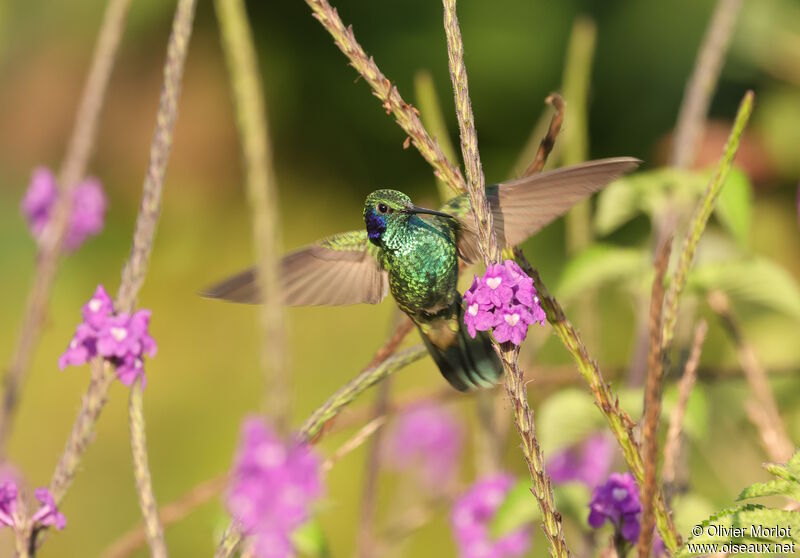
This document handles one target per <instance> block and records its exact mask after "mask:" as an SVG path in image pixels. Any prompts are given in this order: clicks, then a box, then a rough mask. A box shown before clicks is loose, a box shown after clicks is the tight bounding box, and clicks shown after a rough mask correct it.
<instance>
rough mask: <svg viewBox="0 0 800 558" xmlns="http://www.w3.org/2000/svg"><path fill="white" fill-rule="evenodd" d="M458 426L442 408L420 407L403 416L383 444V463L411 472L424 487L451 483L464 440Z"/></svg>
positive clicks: (454, 419)
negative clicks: (384, 451)
mask: <svg viewBox="0 0 800 558" xmlns="http://www.w3.org/2000/svg"><path fill="white" fill-rule="evenodd" d="M463 434H464V433H463V429H462V427H461V423H460V422H459V421H458V420H457V419H456V418H455V417H454V416H453V415H452V414H451V413H449V412H448V411H446V410H445V409H444V408H442V407H440V406H437V405H431V404H421V405H417V406H415V407H413V408H412V409H410V410H409V411H406V412H404V413H403V414H401V415H400V417H398V419H397V421H396V422H395V424H394V425H393V428H392V430H391V433H390V435H389V437H388V438H387V440H386V446H385V448H386V453H385V461H386V465H387V467H389V468H391V469H394V470H404V469H413V470H414V472H416V473H417V474H419V476H420V478H421V480H422V482H423V483H424V484H425V486H426V487H428V488H430V489H432V490H438V489H442V488H444V486H443V485H444V484H445V483H444V482H443V481H445V480H446V479H454V478H455V477H456V474H455V473H456V472H457V468H458V463H459V458H460V456H461V445H462V440H463Z"/></svg>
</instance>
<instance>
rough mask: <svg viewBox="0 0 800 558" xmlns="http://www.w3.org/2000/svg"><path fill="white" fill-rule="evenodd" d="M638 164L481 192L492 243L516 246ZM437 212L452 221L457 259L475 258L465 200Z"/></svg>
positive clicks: (573, 170) (589, 165) (595, 167)
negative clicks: (491, 221)
mask: <svg viewBox="0 0 800 558" xmlns="http://www.w3.org/2000/svg"><path fill="white" fill-rule="evenodd" d="M639 163H641V161H639V160H638V159H634V158H632V157H615V158H612V159H598V160H597V161H589V162H586V163H581V164H579V165H573V166H571V167H564V168H560V169H556V170H552V171H548V172H543V173H540V174H534V175H532V176H528V177H525V178H520V179H517V180H512V181H510V182H504V183H502V184H496V185H493V186H489V187H487V188H486V197H487V199H488V200H489V205H490V207H491V211H492V217H493V219H494V230H495V233H496V234H497V239H498V241H499V242H500V243H501V244H503V245H504V246H515V245H517V244H520V243H521V242H523V241H525V240H526V239H527V238H528V237H530V236H532V235H533V234H534V233H535V232H537V231H538V230H539V229H541V228H543V227H544V226H545V225H547V224H549V223H551V222H552V221H554V220H555V219H556V218H558V217H560V216H561V215H563V214H565V213H566V212H567V211H568V210H569V209H570V208H571V207H572V206H573V205H575V204H576V203H578V202H579V201H581V200H583V199H584V198H587V197H589V196H590V195H592V194H593V193H594V192H597V191H598V190H602V189H603V188H604V187H605V186H606V185H607V184H608V183H609V182H612V181H613V180H615V179H616V178H618V177H619V176H621V175H623V174H625V173H626V172H629V171H631V170H633V169H635V168H636V167H637V166H639ZM462 198H463V199H462ZM465 206H466V209H467V210H466V211H464V209H463V208H464V207H465ZM442 211H445V212H448V213H451V214H452V215H455V216H457V217H458V220H459V223H460V225H461V230H460V231H459V242H458V249H459V252H460V254H461V256H462V257H463V258H464V259H465V260H467V261H468V262H472V261H477V260H478V259H480V251H479V250H478V238H477V234H476V231H475V223H474V220H473V218H472V214H471V213H470V212H469V202H468V201H467V200H466V197H465V196H457V197H456V198H454V199H452V200H451V201H449V202H448V203H447V204H445V206H444V207H443V208H442Z"/></svg>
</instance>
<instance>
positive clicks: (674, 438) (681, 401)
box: [661, 320, 708, 497]
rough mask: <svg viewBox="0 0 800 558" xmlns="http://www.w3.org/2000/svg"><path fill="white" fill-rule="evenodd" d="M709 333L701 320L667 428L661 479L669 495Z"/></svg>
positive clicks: (705, 324)
mask: <svg viewBox="0 0 800 558" xmlns="http://www.w3.org/2000/svg"><path fill="white" fill-rule="evenodd" d="M706 333H708V324H707V323H706V321H705V320H701V321H700V322H699V323H698V324H697V327H696V328H695V330H694V340H693V341H692V350H691V352H690V353H689V359H688V360H687V361H686V366H685V367H684V369H683V375H682V376H681V380H680V382H678V400H677V401H676V402H675V408H674V409H673V410H672V415H670V417H669V428H668V429H667V440H666V442H664V464H663V465H662V466H661V481H662V483H663V485H664V489H665V491H666V493H667V496H668V497H669V494H670V493H671V492H672V488H673V485H674V483H675V472H676V469H677V463H678V456H679V454H680V448H681V431H682V429H683V417H684V415H686V406H687V405H688V404H689V396H690V395H691V394H692V389H693V388H694V383H695V380H696V379H697V368H698V366H699V365H700V355H701V354H702V352H703V342H704V341H705V339H706Z"/></svg>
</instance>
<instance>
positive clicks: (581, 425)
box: [536, 388, 605, 456]
mask: <svg viewBox="0 0 800 558" xmlns="http://www.w3.org/2000/svg"><path fill="white" fill-rule="evenodd" d="M604 426H605V419H604V418H603V415H602V414H600V411H598V409H597V407H595V404H594V398H593V397H592V396H591V395H590V394H589V393H588V392H587V391H584V390H581V389H576V388H569V389H563V390H561V391H559V392H556V393H554V394H553V395H551V396H550V397H548V398H547V399H545V400H544V402H543V403H542V405H541V407H540V408H539V411H538V413H537V419H536V430H537V431H538V432H539V439H540V441H541V444H542V449H543V450H544V453H545V456H548V455H549V454H550V453H551V452H553V451H556V450H558V449H560V448H564V447H567V446H570V445H572V444H575V443H577V442H580V441H582V440H583V439H584V438H586V437H587V436H589V435H590V434H592V433H594V432H596V431H598V430H600V429H602V428H603V427H604Z"/></svg>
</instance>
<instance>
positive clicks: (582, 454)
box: [545, 432, 616, 488]
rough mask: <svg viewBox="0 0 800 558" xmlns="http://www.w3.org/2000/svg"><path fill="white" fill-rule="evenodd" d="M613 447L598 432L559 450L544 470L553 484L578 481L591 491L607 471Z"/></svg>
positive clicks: (604, 476) (612, 456)
mask: <svg viewBox="0 0 800 558" xmlns="http://www.w3.org/2000/svg"><path fill="white" fill-rule="evenodd" d="M615 448H616V444H615V442H614V440H613V439H612V438H611V436H609V435H607V434H605V433H602V432H601V433H598V434H595V435H593V436H590V437H588V438H586V440H584V441H583V442H581V443H580V444H576V445H574V446H570V447H568V448H565V449H562V450H561V451H559V452H558V453H556V454H555V455H553V456H552V457H551V458H550V459H549V460H548V461H547V466H546V467H545V468H546V470H547V472H548V473H549V474H550V479H551V480H552V481H553V482H554V483H556V484H559V483H564V482H572V481H578V482H582V483H583V484H585V485H586V486H588V487H589V488H594V487H596V486H597V485H598V484H600V483H601V482H603V480H604V479H605V478H606V477H607V476H608V474H609V473H610V472H611V463H612V462H613V460H614V449H615Z"/></svg>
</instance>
